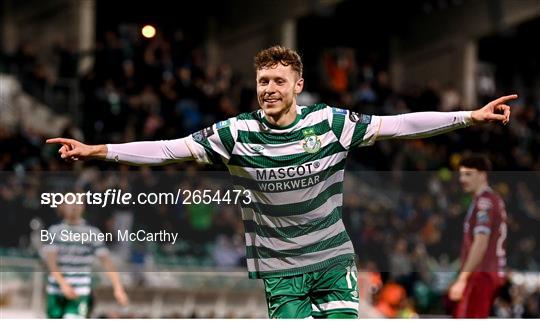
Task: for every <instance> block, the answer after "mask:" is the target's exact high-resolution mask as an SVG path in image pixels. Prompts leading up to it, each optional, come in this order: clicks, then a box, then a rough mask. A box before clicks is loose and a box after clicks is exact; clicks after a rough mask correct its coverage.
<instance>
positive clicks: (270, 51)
mask: <svg viewBox="0 0 540 321" xmlns="http://www.w3.org/2000/svg"><path fill="white" fill-rule="evenodd" d="M277 64H282V65H283V66H291V67H292V69H293V70H294V71H296V72H297V73H298V76H300V77H302V69H303V68H304V66H303V65H302V58H300V55H299V54H298V53H297V52H296V51H294V50H292V49H290V48H286V47H282V46H272V47H270V48H266V49H264V50H261V51H259V52H258V53H257V55H255V59H254V66H255V71H257V70H259V69H263V68H271V67H275V66H276V65H277Z"/></svg>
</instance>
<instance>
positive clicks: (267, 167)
mask: <svg viewBox="0 0 540 321" xmlns="http://www.w3.org/2000/svg"><path fill="white" fill-rule="evenodd" d="M379 126H380V118H378V117H373V119H372V117H371V116H367V115H362V114H358V113H355V112H350V111H348V110H345V109H340V108H333V107H329V106H327V105H325V104H316V105H312V106H309V107H306V106H297V117H296V120H295V121H294V122H293V123H292V124H291V125H289V126H287V127H283V128H280V127H276V126H273V125H271V124H270V123H268V122H267V120H266V119H265V118H264V114H263V112H262V110H258V111H255V112H252V113H244V114H240V115H238V116H237V117H234V118H230V119H228V120H224V121H221V122H218V123H216V124H214V125H213V126H211V127H208V128H206V129H203V130H201V131H199V132H196V133H194V134H193V135H192V138H193V140H194V141H195V142H197V143H198V144H200V145H202V146H203V147H204V150H205V152H206V153H205V155H203V156H201V155H199V156H196V157H197V158H198V161H202V162H212V163H220V162H222V163H224V164H225V165H226V166H227V167H228V169H229V172H230V173H231V175H232V177H233V181H234V183H235V185H238V186H240V187H242V188H245V189H246V190H249V191H250V192H251V196H252V197H251V198H252V202H251V203H250V204H248V205H245V204H241V207H242V219H243V221H244V227H245V238H246V256H247V267H248V271H249V277H250V278H262V277H276V276H289V275H296V274H302V273H306V272H311V271H316V270H319V269H322V268H325V267H327V266H329V265H331V264H333V263H335V262H337V261H341V260H346V259H350V258H353V257H354V250H353V246H352V243H351V241H350V239H349V236H348V234H347V232H346V231H345V227H344V225H343V222H342V219H341V209H342V205H343V178H344V170H345V162H346V158H347V153H348V151H349V149H350V148H353V147H357V146H366V145H371V144H373V142H374V140H375V138H376V134H377V131H378V129H379Z"/></svg>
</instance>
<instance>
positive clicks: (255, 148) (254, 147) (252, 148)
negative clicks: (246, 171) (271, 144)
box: [249, 145, 264, 153]
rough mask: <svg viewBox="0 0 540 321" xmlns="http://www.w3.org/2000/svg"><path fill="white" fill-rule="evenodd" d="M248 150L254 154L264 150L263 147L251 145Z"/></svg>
mask: <svg viewBox="0 0 540 321" xmlns="http://www.w3.org/2000/svg"><path fill="white" fill-rule="evenodd" d="M249 148H251V150H252V151H254V152H255V153H260V152H261V151H262V150H263V149H264V147H263V146H261V145H251V146H249Z"/></svg>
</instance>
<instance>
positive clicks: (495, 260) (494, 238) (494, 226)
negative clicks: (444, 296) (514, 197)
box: [461, 188, 507, 277]
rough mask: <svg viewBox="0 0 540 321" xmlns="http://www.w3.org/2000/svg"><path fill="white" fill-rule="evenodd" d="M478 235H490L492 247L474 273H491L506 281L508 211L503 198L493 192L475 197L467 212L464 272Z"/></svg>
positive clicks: (462, 256)
mask: <svg viewBox="0 0 540 321" xmlns="http://www.w3.org/2000/svg"><path fill="white" fill-rule="evenodd" d="M478 233H483V234H488V235H489V245H488V248H487V250H486V254H485V255H484V259H483V260H482V262H481V263H480V265H479V266H478V267H477V268H476V269H475V271H476V272H492V273H496V274H497V275H498V276H500V277H503V276H504V268H505V266H506V233H507V228H506V209H505V206H504V201H503V200H502V198H501V197H500V196H499V195H498V194H497V193H495V192H494V191H493V190H492V189H491V188H487V189H485V190H484V191H483V192H481V193H479V194H478V195H475V197H474V199H473V201H472V204H471V205H470V207H469V210H468V211H467V217H466V218H465V224H464V225H463V243H462V245H461V264H462V268H463V264H465V261H466V259H467V256H468V254H469V252H470V250H471V246H472V243H473V240H474V235H475V234H478ZM475 271H468V272H475Z"/></svg>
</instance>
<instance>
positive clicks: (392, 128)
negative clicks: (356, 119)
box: [376, 95, 517, 140]
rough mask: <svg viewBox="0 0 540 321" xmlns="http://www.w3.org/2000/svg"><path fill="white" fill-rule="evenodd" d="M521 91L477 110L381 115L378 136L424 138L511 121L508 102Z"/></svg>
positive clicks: (382, 137)
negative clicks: (480, 125)
mask: <svg viewBox="0 0 540 321" xmlns="http://www.w3.org/2000/svg"><path fill="white" fill-rule="evenodd" d="M516 98H517V95H509V96H503V97H500V98H498V99H496V100H494V101H492V102H490V103H488V104H487V105H485V106H484V107H482V108H480V109H478V110H475V111H457V112H420V113H409V114H402V115H396V116H381V117H379V119H378V121H379V123H378V128H377V131H378V132H377V133H376V139H377V140H383V139H391V138H424V137H429V136H434V135H438V134H442V133H446V132H449V131H452V130H454V129H458V128H462V127H466V126H469V125H471V124H474V123H484V122H501V123H503V124H506V123H508V122H509V121H510V106H508V105H506V102H508V101H510V100H513V99H516Z"/></svg>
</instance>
